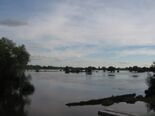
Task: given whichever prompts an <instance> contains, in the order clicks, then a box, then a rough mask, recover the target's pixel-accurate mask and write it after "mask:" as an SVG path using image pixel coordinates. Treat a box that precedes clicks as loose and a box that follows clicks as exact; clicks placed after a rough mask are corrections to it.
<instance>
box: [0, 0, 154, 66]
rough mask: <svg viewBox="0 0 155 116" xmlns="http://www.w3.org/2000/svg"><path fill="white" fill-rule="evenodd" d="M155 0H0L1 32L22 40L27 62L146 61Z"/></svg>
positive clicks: (150, 57)
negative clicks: (25, 49)
mask: <svg viewBox="0 0 155 116" xmlns="http://www.w3.org/2000/svg"><path fill="white" fill-rule="evenodd" d="M154 14H155V0H0V36H1V37H7V38H9V39H12V40H13V41H15V42H16V43H18V44H25V45H26V48H27V50H28V51H29V52H30V54H31V62H30V63H31V64H39V65H55V66H65V65H72V66H89V65H93V66H110V65H114V66H120V67H124V66H132V65H139V66H149V65H150V64H151V63H152V62H153V61H154V60H155V15H154Z"/></svg>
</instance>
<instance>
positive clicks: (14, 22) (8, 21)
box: [0, 19, 28, 27]
mask: <svg viewBox="0 0 155 116" xmlns="http://www.w3.org/2000/svg"><path fill="white" fill-rule="evenodd" d="M0 25H1V26H8V27H18V26H25V25H28V23H27V22H24V21H19V20H14V19H5V20H1V21H0Z"/></svg>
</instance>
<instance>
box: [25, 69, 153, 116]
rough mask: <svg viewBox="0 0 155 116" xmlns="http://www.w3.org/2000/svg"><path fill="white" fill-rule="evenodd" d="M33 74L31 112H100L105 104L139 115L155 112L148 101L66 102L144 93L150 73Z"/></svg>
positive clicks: (65, 115) (72, 115)
mask: <svg viewBox="0 0 155 116" xmlns="http://www.w3.org/2000/svg"><path fill="white" fill-rule="evenodd" d="M28 73H29V74H31V76H32V83H33V84H34V86H35V92H34V94H33V95H32V96H31V97H30V99H31V103H30V105H29V106H27V107H26V110H27V111H28V116H98V115H97V112H98V111H99V110H102V109H104V108H108V109H113V110H116V111H122V112H126V113H131V114H135V115H137V116H154V115H155V113H154V112H153V111H150V110H149V108H148V107H147V104H145V103H143V102H136V104H126V103H119V104H114V105H112V106H110V107H104V106H101V105H96V106H76V107H67V106H66V105H65V104H66V103H70V102H76V101H77V102H78V101H84V100H89V99H97V98H104V97H109V96H112V95H121V94H128V93H136V94H137V95H139V94H140V95H144V90H145V89H147V85H146V83H145V79H146V77H147V73H139V74H137V75H138V77H133V75H134V74H133V73H129V72H127V71H121V72H120V73H115V76H108V74H109V73H107V72H105V73H104V72H102V71H99V72H93V73H92V75H86V74H85V73H79V74H65V73H64V72H28Z"/></svg>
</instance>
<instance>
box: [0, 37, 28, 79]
mask: <svg viewBox="0 0 155 116" xmlns="http://www.w3.org/2000/svg"><path fill="white" fill-rule="evenodd" d="M29 57H30V55H29V53H28V52H27V51H26V49H25V46H24V45H20V46H17V45H16V44H15V43H14V42H13V41H11V40H9V39H7V38H4V37H3V38H1V39H0V77H5V76H9V75H18V74H21V73H22V72H24V71H25V68H26V65H27V63H28V61H29Z"/></svg>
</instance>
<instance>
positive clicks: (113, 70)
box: [107, 66, 116, 72]
mask: <svg viewBox="0 0 155 116" xmlns="http://www.w3.org/2000/svg"><path fill="white" fill-rule="evenodd" d="M107 70H108V71H110V72H115V70H116V68H115V67H113V66H109V67H108V69H107Z"/></svg>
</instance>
